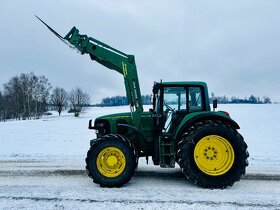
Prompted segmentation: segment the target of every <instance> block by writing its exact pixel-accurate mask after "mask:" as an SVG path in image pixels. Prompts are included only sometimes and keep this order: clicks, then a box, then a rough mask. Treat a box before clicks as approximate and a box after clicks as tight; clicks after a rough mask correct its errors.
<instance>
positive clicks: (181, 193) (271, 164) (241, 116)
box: [0, 104, 280, 209]
mask: <svg viewBox="0 0 280 210" xmlns="http://www.w3.org/2000/svg"><path fill="white" fill-rule="evenodd" d="M145 108H146V109H148V107H145ZM219 109H221V110H225V111H228V112H229V113H230V114H231V116H232V118H233V119H235V120H236V121H237V122H238V123H239V125H240V127H241V129H240V133H241V134H242V135H243V136H244V139H245V141H246V142H247V144H248V147H249V148H248V150H249V153H250V158H249V163H250V165H249V167H248V169H247V175H246V176H245V177H244V179H242V180H241V181H240V182H238V183H236V184H235V185H234V186H233V187H231V188H228V189H226V190H205V189H201V188H198V187H196V186H194V185H192V183H190V182H188V181H187V180H186V179H185V178H184V177H183V176H182V175H181V173H180V169H179V168H178V167H177V168H175V169H161V168H159V167H156V166H153V165H152V161H151V160H150V162H149V165H146V163H145V160H144V159H141V160H140V163H139V167H138V169H137V173H136V176H135V177H134V178H133V179H132V180H131V181H130V182H129V183H128V184H127V185H125V186H124V187H122V188H118V189H106V188H100V187H99V186H98V185H95V184H94V183H92V181H91V180H90V178H88V177H87V176H86V175H85V171H84V165H85V164H84V158H85V155H86V152H87V150H88V147H89V140H90V139H92V138H94V137H95V134H94V132H93V131H92V130H88V129H87V126H88V120H89V119H94V118H95V117H97V116H100V115H104V114H109V113H115V112H123V111H128V108H127V107H110V108H91V109H89V110H88V111H87V113H85V114H83V115H81V117H79V118H75V117H73V116H72V115H70V114H67V113H63V115H62V116H61V117H58V116H57V114H56V113H54V114H53V115H52V116H45V117H43V118H42V119H39V120H30V121H9V122H5V123H4V122H1V123H0V166H1V167H0V209H12V208H16V209H90V208H93V209H101V208H106V209H113V208H114V209H115V208H117V209H132V208H134V209H141V208H142V209H159V208H161V209H191V208H193V209H198V208H200V209H214V208H218V209H243V208H245V209H280V196H279V195H280V152H279V150H280V146H279V140H280V132H279V131H280V124H279V122H280V105H276V104H275V105H273V104H271V105H219ZM270 179H273V180H270Z"/></svg>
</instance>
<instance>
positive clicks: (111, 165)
mask: <svg viewBox="0 0 280 210" xmlns="http://www.w3.org/2000/svg"><path fill="white" fill-rule="evenodd" d="M96 165H97V169H98V171H99V172H100V173H101V174H102V175H104V176H106V177H111V178H112V177H117V176H119V175H120V174H121V173H122V172H123V171H124V168H125V165H126V159H125V156H124V154H123V152H122V151H121V150H119V149H118V148H116V147H107V148H105V149H103V150H102V151H101V152H100V153H99V154H98V156H97V159H96Z"/></svg>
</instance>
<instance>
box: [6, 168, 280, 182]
mask: <svg viewBox="0 0 280 210" xmlns="http://www.w3.org/2000/svg"><path fill="white" fill-rule="evenodd" d="M52 175H53V176H84V175H85V176H87V173H86V171H85V170H63V169H62V170H9V171H8V170H1V171H0V176H4V177H7V176H52ZM135 176H136V177H159V178H161V177H163V178H165V177H167V178H185V176H184V175H183V174H182V173H181V171H179V170H177V171H175V172H158V171H136V173H135ZM241 179H242V180H262V181H280V174H262V173H250V174H246V175H244V176H242V177H241Z"/></svg>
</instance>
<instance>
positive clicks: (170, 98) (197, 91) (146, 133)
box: [40, 19, 249, 188]
mask: <svg viewBox="0 0 280 210" xmlns="http://www.w3.org/2000/svg"><path fill="white" fill-rule="evenodd" d="M40 20H41V19H40ZM41 21H42V20H41ZM42 22H43V21H42ZM43 23H44V22H43ZM44 24H45V25H46V26H47V27H48V28H49V29H50V30H51V31H52V32H53V33H54V34H55V35H56V36H57V37H58V38H60V39H61V40H62V41H63V42H65V43H67V44H68V45H69V46H70V47H71V48H74V49H77V50H78V51H79V52H80V53H81V54H82V55H84V54H88V55H89V57H90V58H91V60H93V61H96V62H98V63H100V64H101V65H103V66H105V67H107V68H109V69H112V70H115V71H117V72H118V73H120V74H122V76H123V78H124V85H125V90H126V96H127V99H128V103H129V107H130V112H127V113H117V114H111V115H105V116H101V117H98V118H96V119H95V121H94V124H93V123H92V121H91V120H90V121H89V129H94V130H95V131H96V138H95V139H93V140H91V141H90V148H89V150H88V153H87V156H86V159H85V160H86V169H87V171H88V175H89V177H91V178H92V179H93V181H94V182H95V183H97V184H99V185H100V186H102V187H120V186H122V185H124V184H126V183H127V182H128V181H129V180H130V179H131V177H132V176H133V175H134V173H135V170H136V168H137V165H138V159H139V157H146V159H147V160H148V157H150V156H151V157H152V160H153V164H154V165H159V166H160V167H162V168H174V167H175V163H177V164H178V165H179V166H180V168H181V169H182V172H183V173H184V174H185V176H186V177H187V178H188V179H189V180H191V181H192V182H193V183H194V184H196V185H198V186H201V187H204V188H225V187H228V186H231V185H233V183H234V182H236V181H239V180H240V177H241V176H242V175H243V174H245V169H246V167H247V166H248V161H247V158H248V156H249V154H248V152H247V145H246V143H245V142H244V140H243V137H242V136H241V135H240V134H239V133H238V131H237V130H238V129H239V126H238V124H237V123H236V122H235V121H234V120H233V119H231V117H230V116H229V114H228V113H227V112H224V111H214V109H215V108H216V101H214V103H213V104H214V106H213V108H214V109H213V111H211V108H210V104H209V96H208V90H207V85H206V83H204V82H187V81H182V82H155V83H154V86H153V88H152V92H153V96H152V101H153V108H152V109H150V110H149V111H144V110H143V105H142V100H141V92H140V85H139V81H138V76H137V69H136V64H135V58H134V56H133V55H129V54H126V53H123V52H121V51H119V50H117V49H114V48H112V47H110V46H109V45H107V44H105V43H102V42H101V41H98V40H97V39H94V38H92V37H88V36H87V35H81V34H79V30H78V29H77V28H75V27H73V28H72V29H71V30H70V32H69V33H68V34H67V35H66V36H65V37H62V36H60V35H59V34H58V33H56V32H55V31H54V30H53V29H52V28H50V27H49V26H48V25H47V24H46V23H44Z"/></svg>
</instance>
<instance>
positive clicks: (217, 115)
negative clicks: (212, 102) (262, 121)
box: [175, 111, 240, 139]
mask: <svg viewBox="0 0 280 210" xmlns="http://www.w3.org/2000/svg"><path fill="white" fill-rule="evenodd" d="M205 120H218V121H221V122H223V123H226V124H228V125H230V126H232V127H234V128H235V129H239V128H240V127H239V125H238V124H237V123H236V122H235V121H234V120H233V119H231V118H230V117H229V116H228V115H227V114H226V113H225V112H223V111H218V112H211V111H208V112H205V111H204V112H193V113H191V114H188V115H186V116H185V117H184V118H183V120H182V121H181V123H180V124H179V126H178V129H177V130H176V132H175V139H177V137H180V136H181V135H182V134H183V133H184V131H185V130H186V129H187V128H188V127H190V126H191V125H193V124H194V123H197V122H201V121H205Z"/></svg>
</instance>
